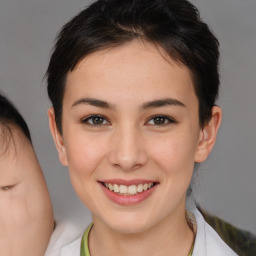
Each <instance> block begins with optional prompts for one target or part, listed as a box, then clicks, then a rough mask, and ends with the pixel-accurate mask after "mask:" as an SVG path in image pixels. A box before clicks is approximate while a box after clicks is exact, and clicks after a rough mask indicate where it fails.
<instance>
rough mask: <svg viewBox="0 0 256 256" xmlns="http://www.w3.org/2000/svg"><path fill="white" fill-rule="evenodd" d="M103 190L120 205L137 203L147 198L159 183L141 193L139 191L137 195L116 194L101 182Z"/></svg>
mask: <svg viewBox="0 0 256 256" xmlns="http://www.w3.org/2000/svg"><path fill="white" fill-rule="evenodd" d="M100 185H101V187H102V190H103V192H104V193H105V195H106V196H107V197H108V198H109V199H110V200H111V201H113V202H115V203H117V204H120V205H127V206H129V205H135V204H138V203H140V202H142V201H144V200H145V199H147V198H148V197H150V196H151V194H152V193H153V192H154V191H155V189H156V187H157V185H155V186H153V187H151V188H150V189H148V190H145V191H143V192H141V193H138V194H137V195H134V196H132V195H131V196H123V195H119V194H116V193H115V192H113V191H111V190H109V189H108V188H106V187H105V186H104V185H103V184H101V183H100Z"/></svg>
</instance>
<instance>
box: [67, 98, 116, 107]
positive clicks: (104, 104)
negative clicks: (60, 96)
mask: <svg viewBox="0 0 256 256" xmlns="http://www.w3.org/2000/svg"><path fill="white" fill-rule="evenodd" d="M77 105H91V106H95V107H99V108H114V105H110V104H109V103H108V102H106V101H103V100H98V99H94V98H82V99H79V100H76V101H75V102H74V103H73V104H72V107H74V106H77Z"/></svg>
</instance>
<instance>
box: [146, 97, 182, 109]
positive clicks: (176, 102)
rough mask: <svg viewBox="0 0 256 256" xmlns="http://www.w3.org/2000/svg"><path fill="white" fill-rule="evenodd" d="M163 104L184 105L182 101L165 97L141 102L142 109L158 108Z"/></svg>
mask: <svg viewBox="0 0 256 256" xmlns="http://www.w3.org/2000/svg"><path fill="white" fill-rule="evenodd" d="M164 106H180V107H186V105H185V104H184V103H182V102H181V101H179V100H176V99H172V98H165V99H158V100H153V101H148V102H145V103H143V104H142V108H143V109H147V108H159V107H164Z"/></svg>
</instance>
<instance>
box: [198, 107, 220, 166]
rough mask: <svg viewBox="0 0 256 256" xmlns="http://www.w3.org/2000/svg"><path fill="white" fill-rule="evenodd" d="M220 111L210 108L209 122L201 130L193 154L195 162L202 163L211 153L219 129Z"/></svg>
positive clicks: (218, 108)
mask: <svg viewBox="0 0 256 256" xmlns="http://www.w3.org/2000/svg"><path fill="white" fill-rule="evenodd" d="M221 118H222V111H221V109H220V107H218V106H214V107H213V108H212V117H211V120H210V121H209V122H208V123H207V124H206V125H205V126H204V127H203V128H202V130H201V131H200V135H199V141H198V146H197V150H196V154H195V160H194V161H195V162H197V163H199V162H203V161H204V160H206V159H207V157H208V156H209V154H210V152H211V151H212V149H213V147H214V145H215V142H216V137H217V132H218V129H219V127H220V123H221Z"/></svg>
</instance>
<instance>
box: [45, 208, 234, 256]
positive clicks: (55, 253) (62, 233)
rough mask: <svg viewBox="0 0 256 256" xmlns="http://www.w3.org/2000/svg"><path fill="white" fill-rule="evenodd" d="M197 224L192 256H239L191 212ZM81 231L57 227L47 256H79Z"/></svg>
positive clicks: (194, 210)
mask: <svg viewBox="0 0 256 256" xmlns="http://www.w3.org/2000/svg"><path fill="white" fill-rule="evenodd" d="M191 212H192V213H193V215H194V219H195V222H196V238H195V244H194V250H193V254H192V256H237V254H236V253H234V252H233V251H232V250H231V249H230V248H229V247H228V246H227V245H226V244H225V243H224V242H223V240H222V239H221V238H220V237H219V235H218V234H217V233H216V231H215V230H214V229H213V228H212V227H210V225H209V224H208V223H206V221H205V220H204V218H203V216H202V215H201V213H200V212H199V211H198V210H197V209H196V208H194V209H193V210H191ZM82 235H83V234H82V233H81V231H78V230H76V229H75V228H74V227H72V225H67V224H62V225H59V226H57V228H56V230H55V231H54V233H53V235H52V238H51V240H50V243H49V246H48V249H47V251H46V254H45V256H79V255H80V245H81V239H82Z"/></svg>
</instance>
